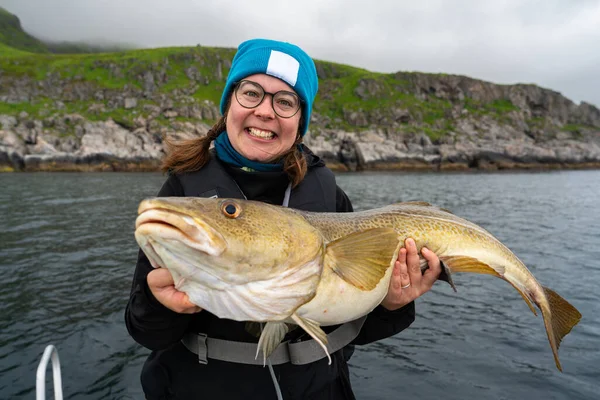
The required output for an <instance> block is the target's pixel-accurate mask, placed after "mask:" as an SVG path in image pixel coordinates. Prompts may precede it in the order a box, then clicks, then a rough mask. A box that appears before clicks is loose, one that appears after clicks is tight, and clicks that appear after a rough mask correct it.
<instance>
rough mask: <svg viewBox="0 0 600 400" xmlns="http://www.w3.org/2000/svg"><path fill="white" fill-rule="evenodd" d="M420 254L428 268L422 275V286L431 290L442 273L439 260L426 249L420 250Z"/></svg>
mask: <svg viewBox="0 0 600 400" xmlns="http://www.w3.org/2000/svg"><path fill="white" fill-rule="evenodd" d="M421 254H422V255H423V257H425V259H426V260H427V264H428V265H429V268H428V269H427V271H425V273H424V274H423V284H424V285H426V286H427V287H428V288H431V287H432V286H433V284H434V283H435V281H436V280H437V279H438V277H439V276H440V273H441V272H442V268H441V263H440V259H439V258H438V256H437V255H436V254H435V253H434V252H433V251H431V250H429V249H428V248H427V247H423V248H422V249H421Z"/></svg>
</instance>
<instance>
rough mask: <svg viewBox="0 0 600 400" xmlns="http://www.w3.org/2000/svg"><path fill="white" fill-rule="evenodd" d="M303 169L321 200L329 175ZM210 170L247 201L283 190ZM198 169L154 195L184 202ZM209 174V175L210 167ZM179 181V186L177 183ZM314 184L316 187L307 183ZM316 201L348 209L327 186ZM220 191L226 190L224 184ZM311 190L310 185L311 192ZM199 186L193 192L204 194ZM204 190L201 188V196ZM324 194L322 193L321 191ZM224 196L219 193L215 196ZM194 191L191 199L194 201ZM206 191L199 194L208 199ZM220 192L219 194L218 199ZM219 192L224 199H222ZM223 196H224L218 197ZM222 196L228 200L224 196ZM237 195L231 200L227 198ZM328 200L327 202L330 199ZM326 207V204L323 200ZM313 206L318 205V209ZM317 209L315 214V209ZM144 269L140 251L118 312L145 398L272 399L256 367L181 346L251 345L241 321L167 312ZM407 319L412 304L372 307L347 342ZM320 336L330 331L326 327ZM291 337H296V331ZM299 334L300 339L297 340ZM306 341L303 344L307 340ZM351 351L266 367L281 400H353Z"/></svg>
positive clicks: (274, 198)
mask: <svg viewBox="0 0 600 400" xmlns="http://www.w3.org/2000/svg"><path fill="white" fill-rule="evenodd" d="M307 159H308V160H309V170H308V174H307V178H305V180H304V181H303V182H302V184H306V185H311V186H310V188H309V189H310V191H311V192H312V193H315V198H319V195H320V194H323V188H319V187H318V186H319V183H318V182H322V181H323V180H315V179H314V177H315V176H326V175H323V172H327V173H330V171H329V170H327V169H326V167H325V165H324V163H323V162H322V161H321V160H320V159H318V158H317V157H316V156H314V155H312V154H311V153H310V152H308V153H307ZM215 162H217V163H218V165H213V167H216V168H219V169H221V170H222V171H225V172H226V173H227V174H228V176H229V177H231V178H233V180H234V181H235V182H236V183H237V185H238V186H239V188H240V189H241V191H242V192H243V194H244V195H245V196H246V197H247V198H248V199H250V200H259V201H264V202H268V203H271V204H281V203H282V201H283V197H284V192H285V189H286V187H287V184H288V180H287V176H286V175H285V174H284V173H278V172H246V171H243V170H240V169H237V168H232V167H229V166H226V165H224V164H222V163H220V162H219V161H217V160H216V159H214V160H212V163H215ZM206 170H207V168H206V167H205V168H203V169H202V170H200V171H198V172H197V173H195V174H194V177H193V179H190V177H189V176H178V175H170V176H169V177H168V179H167V181H166V182H165V183H164V185H163V187H162V188H161V190H160V192H159V193H158V196H162V197H166V196H184V195H185V194H186V193H187V194H190V192H191V189H190V188H192V191H193V190H195V187H196V186H198V187H203V184H204V183H205V182H203V181H202V180H201V179H202V178H205V179H207V180H209V181H210V178H207V177H206V174H207V173H208V172H207V171H206ZM211 170H212V171H213V174H212V175H214V169H211ZM182 180H183V181H184V182H185V184H182ZM315 182H317V183H315ZM332 182H333V185H334V186H335V194H334V191H333V190H330V191H329V194H327V195H324V196H322V198H323V199H326V198H327V197H331V196H335V211H337V212H350V211H352V204H351V203H350V200H349V199H348V197H347V196H346V194H345V193H344V192H343V191H342V190H341V189H340V188H339V187H338V186H337V185H335V180H333V181H332ZM209 186H212V184H210V185H209ZM224 186H226V185H224ZM313 186H314V187H313ZM205 189H206V187H203V188H202V189H201V190H200V191H203V192H206V190H205ZM210 190H212V189H210V188H209V191H210ZM325 190H326V189H325ZM223 191H224V190H223V189H221V192H223ZM201 194H202V193H198V195H201ZM210 194H211V193H206V194H205V195H210ZM219 194H222V193H219ZM226 194H227V193H226ZM219 197H225V196H221V195H220V196H219ZM227 197H234V196H233V195H232V194H231V193H229V194H228V195H227ZM235 197H238V196H235ZM294 198H295V196H294V192H292V198H291V199H290V206H292V207H295V208H299V209H310V210H311V211H329V210H326V208H329V207H327V206H326V201H323V202H313V203H310V204H305V205H302V204H300V205H298V204H297V205H294ZM330 200H332V199H330ZM330 203H331V204H332V203H333V202H332V201H331V202H330ZM318 204H321V205H320V206H319V205H318ZM320 207H321V208H322V209H319V208H320ZM151 270H152V266H151V265H150V262H149V261H148V259H147V257H146V256H145V255H144V254H143V253H142V252H141V251H140V252H139V255H138V261H137V265H136V269H135V274H134V279H133V285H132V291H131V297H130V299H129V303H128V304H127V308H126V311H125V322H126V325H127V329H128V331H129V333H130V335H131V336H132V337H133V339H135V341H137V342H138V343H139V344H141V345H142V346H144V347H147V348H148V349H150V350H153V351H152V353H151V355H150V356H149V358H148V360H147V361H146V363H145V365H144V368H143V370H142V376H141V380H142V386H143V389H144V392H145V394H146V397H147V398H148V399H213V398H214V399H217V398H218V399H244V400H248V399H275V398H276V396H275V389H274V386H273V382H272V380H271V377H270V374H269V370H268V369H267V368H264V367H262V366H254V365H245V364H234V363H228V362H224V361H219V360H213V359H211V360H210V361H209V363H208V364H206V365H202V364H199V363H198V359H197V356H196V355H195V354H193V353H191V352H190V351H188V350H187V349H186V348H185V347H184V346H183V345H182V343H181V341H180V340H181V338H182V337H183V335H184V334H185V333H186V332H203V333H206V334H207V335H208V336H209V337H215V338H219V339H225V340H234V341H244V342H256V341H257V339H256V338H255V337H254V336H253V335H251V334H250V333H248V332H247V331H246V329H245V324H244V323H243V322H237V321H232V320H226V319H220V318H217V317H216V316H215V315H213V314H211V313H209V312H207V311H201V312H200V313H197V314H193V315H188V314H178V313H175V312H173V311H171V310H169V309H167V308H166V307H164V306H163V305H162V304H160V303H159V302H158V301H157V300H156V299H155V298H154V296H153V295H152V293H151V292H150V290H149V289H148V285H147V282H146V276H147V275H148V273H149V272H150V271H151ZM414 317H415V311H414V303H410V304H409V305H407V306H405V307H403V308H401V309H399V310H396V311H393V312H390V311H387V310H385V309H384V308H383V307H381V306H379V307H377V308H376V309H375V310H373V311H372V312H371V313H370V314H369V316H368V318H367V320H366V322H365V324H364V326H363V328H362V330H361V332H360V334H359V335H358V337H357V338H356V339H355V340H354V341H353V343H352V344H366V343H371V342H374V341H376V340H380V339H383V338H386V337H389V336H392V335H394V334H396V333H398V332H400V331H402V330H403V329H405V328H406V327H408V326H409V325H410V324H411V323H412V322H413V321H414ZM328 328H329V329H325V330H326V332H329V331H331V330H332V329H334V328H335V327H328ZM295 331H299V332H302V330H301V329H297V330H295ZM305 336H307V335H305ZM308 339H310V338H309V337H308ZM351 353H352V346H351V345H350V346H347V347H346V348H345V349H344V350H343V351H342V350H340V351H338V352H337V353H334V354H332V365H328V364H327V359H326V358H325V359H321V360H319V361H316V362H314V363H311V364H307V365H292V364H282V365H276V366H274V370H275V374H276V376H277V379H278V381H279V385H280V387H281V390H282V392H283V395H284V398H285V399H353V398H354V396H353V394H352V389H351V386H350V380H349V373H348V366H347V363H346V361H347V358H349V356H350V355H351Z"/></svg>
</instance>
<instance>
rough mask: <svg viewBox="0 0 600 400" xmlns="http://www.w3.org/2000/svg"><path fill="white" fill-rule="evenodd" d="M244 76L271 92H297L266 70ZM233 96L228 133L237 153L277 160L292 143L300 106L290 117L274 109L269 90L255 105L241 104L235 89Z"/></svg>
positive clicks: (227, 122) (256, 158) (296, 133)
mask: <svg viewBox="0 0 600 400" xmlns="http://www.w3.org/2000/svg"><path fill="white" fill-rule="evenodd" d="M244 80H246V81H251V82H254V83H257V84H259V85H260V86H262V88H263V89H264V91H265V92H268V93H277V92H279V91H280V90H284V91H288V92H294V90H293V89H292V88H291V87H290V86H289V85H288V84H287V83H285V82H283V81H282V80H280V79H278V78H275V77H272V76H269V75H265V74H255V75H250V76H248V77H247V78H245V79H244ZM231 96H232V97H231V99H230V107H229V111H228V113H227V120H226V126H227V135H228V136H229V141H230V142H231V144H232V145H233V148H234V149H235V150H236V151H237V152H238V153H240V154H241V155H243V156H244V157H246V158H247V159H249V160H252V161H258V162H263V163H267V162H271V161H275V160H277V159H278V158H280V157H281V156H282V155H283V154H285V153H286V152H287V151H288V150H289V149H290V148H291V147H292V146H293V144H294V142H295V141H296V136H297V135H298V126H299V124H300V118H301V110H299V111H298V112H297V113H296V114H295V115H294V116H292V117H290V118H282V117H280V116H279V115H277V114H276V113H275V111H274V110H273V107H272V106H271V104H272V102H271V100H272V99H271V95H270V94H265V98H264V99H263V101H262V103H260V104H259V105H258V106H257V107H255V108H245V107H243V106H241V105H240V103H239V102H238V101H237V100H236V98H235V91H234V92H233V93H232V95H231Z"/></svg>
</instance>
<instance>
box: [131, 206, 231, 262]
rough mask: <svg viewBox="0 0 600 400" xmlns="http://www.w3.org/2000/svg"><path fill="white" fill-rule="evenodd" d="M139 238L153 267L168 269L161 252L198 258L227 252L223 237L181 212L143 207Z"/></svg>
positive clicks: (198, 220)
mask: <svg viewBox="0 0 600 400" xmlns="http://www.w3.org/2000/svg"><path fill="white" fill-rule="evenodd" d="M138 211H139V215H138V217H137V219H136V221H135V238H136V240H137V242H138V244H139V245H140V247H141V248H142V250H143V251H144V253H146V255H147V256H148V259H149V260H150V263H151V264H152V266H153V267H155V268H157V267H164V266H165V263H164V262H163V260H162V257H161V256H160V255H159V253H161V251H157V250H158V248H163V249H168V248H174V247H180V248H181V247H183V248H185V252H186V253H188V252H191V253H196V255H198V256H215V257H216V256H219V255H221V254H222V253H223V252H224V251H225V249H226V247H227V246H226V242H225V239H224V238H223V236H222V235H221V234H220V233H219V232H217V231H216V230H215V229H213V228H212V227H210V226H209V225H208V224H206V223H205V222H204V221H202V220H200V219H198V218H193V217H191V216H189V215H187V214H185V213H182V212H180V211H177V210H173V209H169V208H165V207H160V206H158V207H157V206H154V205H152V202H151V201H144V202H142V203H141V204H140V208H139V210H138Z"/></svg>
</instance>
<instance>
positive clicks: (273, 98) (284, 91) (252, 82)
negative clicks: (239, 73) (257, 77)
mask: <svg viewBox="0 0 600 400" xmlns="http://www.w3.org/2000/svg"><path fill="white" fill-rule="evenodd" d="M245 82H247V83H251V84H253V85H256V86H258V87H259V88H260V89H261V90H262V92H263V96H262V99H260V101H259V102H258V103H257V104H256V105H255V106H252V107H248V106H245V105H243V104H242V102H241V101H240V99H239V98H238V90H239V88H240V86H242V84H243V83H245ZM278 93H288V94H291V95H294V96H296V97H297V98H298V108H297V109H296V111H294V113H293V114H292V115H290V116H287V117H284V116H283V115H280V114H279V113H278V112H277V110H276V109H275V104H274V101H275V96H276V95H277V94H278ZM268 94H269V95H271V108H272V109H273V112H275V114H277V116H278V117H280V118H286V119H287V118H292V117H293V116H294V115H296V114H298V111H300V109H301V108H302V104H303V103H304V102H303V101H302V99H301V98H300V96H298V94H296V93H294V92H290V91H289V90H279V91H277V92H275V93H270V92H267V91H266V90H265V88H263V87H262V86H261V85H260V84H258V83H256V82H254V81H249V80H247V79H243V80H241V81H239V82H238V83H237V84H236V85H235V89H234V96H235V99H236V101H237V102H238V104H239V105H240V106H242V107H244V108H247V109H252V108H256V107H258V106H260V105H261V104H262V102H263V101H264V100H265V97H266V96H267V95H268Z"/></svg>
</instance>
